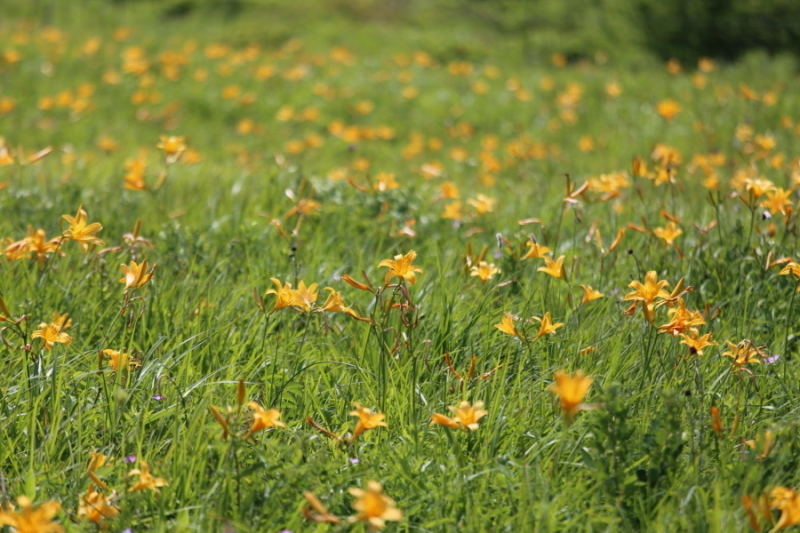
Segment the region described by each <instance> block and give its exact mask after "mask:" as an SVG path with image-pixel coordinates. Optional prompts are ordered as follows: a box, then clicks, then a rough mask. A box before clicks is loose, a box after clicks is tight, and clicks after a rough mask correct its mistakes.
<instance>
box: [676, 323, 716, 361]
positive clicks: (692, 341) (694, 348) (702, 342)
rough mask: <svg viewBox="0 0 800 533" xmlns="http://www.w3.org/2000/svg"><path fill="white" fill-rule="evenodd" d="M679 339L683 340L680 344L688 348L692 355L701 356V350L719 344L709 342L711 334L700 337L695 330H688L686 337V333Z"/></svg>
mask: <svg viewBox="0 0 800 533" xmlns="http://www.w3.org/2000/svg"><path fill="white" fill-rule="evenodd" d="M681 337H682V338H683V340H682V341H681V342H680V343H681V344H685V345H686V346H688V347H689V352H690V353H691V354H692V355H703V348H707V347H708V346H716V345H717V344H719V343H717V342H714V341H712V340H711V333H706V334H705V335H700V333H699V332H698V331H697V329H695V328H691V329H689V334H688V335H687V334H686V333H681Z"/></svg>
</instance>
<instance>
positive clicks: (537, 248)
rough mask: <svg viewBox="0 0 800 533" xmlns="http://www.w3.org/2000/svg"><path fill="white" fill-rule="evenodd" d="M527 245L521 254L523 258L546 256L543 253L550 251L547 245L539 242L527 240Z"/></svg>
mask: <svg viewBox="0 0 800 533" xmlns="http://www.w3.org/2000/svg"><path fill="white" fill-rule="evenodd" d="M528 247H529V248H530V249H529V250H528V251H527V252H526V253H525V255H523V256H522V258H523V259H538V258H540V257H546V256H545V255H544V254H546V253H547V252H549V251H550V248H548V247H547V246H542V245H541V244H539V243H535V242H533V241H528Z"/></svg>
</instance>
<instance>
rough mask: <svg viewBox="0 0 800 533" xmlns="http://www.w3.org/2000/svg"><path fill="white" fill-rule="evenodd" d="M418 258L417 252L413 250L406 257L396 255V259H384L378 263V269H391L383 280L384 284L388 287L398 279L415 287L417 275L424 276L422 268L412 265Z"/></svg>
mask: <svg viewBox="0 0 800 533" xmlns="http://www.w3.org/2000/svg"><path fill="white" fill-rule="evenodd" d="M416 258H417V252H415V251H414V250H411V251H409V252H408V253H407V254H406V255H396V256H394V259H384V260H383V261H381V262H380V263H378V267H388V268H389V272H387V273H386V276H385V277H384V280H383V282H384V284H385V285H388V284H389V282H390V281H391V280H392V278H394V277H398V278H402V279H404V280H406V281H407V282H409V283H410V284H412V285H414V284H415V283H416V282H417V276H416V274H417V273H419V274H422V269H421V268H420V267H418V266H415V265H412V264H411V263H413V262H414V259H416Z"/></svg>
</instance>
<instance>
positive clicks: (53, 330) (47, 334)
mask: <svg viewBox="0 0 800 533" xmlns="http://www.w3.org/2000/svg"><path fill="white" fill-rule="evenodd" d="M31 338H32V339H42V342H43V343H44V349H45V350H48V351H49V350H50V349H51V348H52V347H53V345H54V344H56V343H58V344H63V345H65V346H67V345H69V343H71V342H72V337H70V336H69V335H68V334H66V333H64V332H63V331H61V326H60V325H58V324H48V323H47V322H42V323H41V324H39V329H37V330H36V331H34V332H33V333H32V334H31Z"/></svg>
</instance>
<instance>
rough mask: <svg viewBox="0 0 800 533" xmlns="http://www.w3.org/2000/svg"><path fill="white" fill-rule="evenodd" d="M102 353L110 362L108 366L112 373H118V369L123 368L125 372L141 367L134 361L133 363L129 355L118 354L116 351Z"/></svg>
mask: <svg viewBox="0 0 800 533" xmlns="http://www.w3.org/2000/svg"><path fill="white" fill-rule="evenodd" d="M103 353H104V354H106V355H107V356H108V358H109V359H110V361H109V362H108V366H110V367H111V369H112V370H113V371H114V372H119V371H120V369H122V368H125V369H126V370H128V371H130V370H133V369H134V368H136V367H137V366H142V365H140V364H139V363H137V362H136V361H134V360H133V359H132V358H131V356H130V355H128V354H126V353H122V352H118V351H117V350H111V349H108V350H103Z"/></svg>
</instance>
